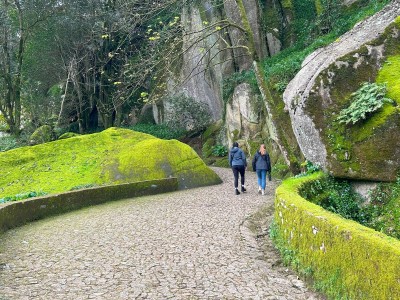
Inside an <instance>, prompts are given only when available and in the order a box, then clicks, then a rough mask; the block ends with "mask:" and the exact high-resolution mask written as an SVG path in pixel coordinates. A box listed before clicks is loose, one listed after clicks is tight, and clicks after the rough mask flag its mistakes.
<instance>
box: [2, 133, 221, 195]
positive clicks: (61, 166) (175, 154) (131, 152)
mask: <svg viewBox="0 0 400 300" xmlns="http://www.w3.org/2000/svg"><path fill="white" fill-rule="evenodd" d="M0 169H1V170H2V176H1V178H0V187H1V188H0V197H5V196H11V195H16V194H20V193H24V192H29V191H41V192H46V193H49V194H53V193H59V192H65V191H69V190H71V189H73V188H74V187H77V186H83V185H88V184H90V185H104V184H119V183H128V182H136V181H143V180H153V179H162V178H168V177H177V178H178V183H179V188H180V189H185V188H193V187H199V186H205V185H212V184H217V183H220V182H221V179H220V178H219V177H218V176H217V175H216V174H215V173H214V172H213V171H212V170H211V169H209V168H208V167H207V166H206V165H205V164H204V162H203V161H202V160H201V159H200V158H199V156H198V155H197V154H196V152H195V151H194V150H193V149H191V148H190V147H189V146H187V145H186V144H183V143H181V142H179V141H177V140H168V141H167V140H161V139H158V138H155V137H153V136H151V135H148V134H144V133H140V132H136V131H132V130H128V129H118V128H109V129H107V130H105V131H103V132H101V133H95V134H90V135H82V136H77V137H72V138H69V139H63V140H58V141H54V142H51V143H46V144H42V145H36V146H32V147H22V148H18V149H14V150H10V151H7V152H3V153H0Z"/></svg>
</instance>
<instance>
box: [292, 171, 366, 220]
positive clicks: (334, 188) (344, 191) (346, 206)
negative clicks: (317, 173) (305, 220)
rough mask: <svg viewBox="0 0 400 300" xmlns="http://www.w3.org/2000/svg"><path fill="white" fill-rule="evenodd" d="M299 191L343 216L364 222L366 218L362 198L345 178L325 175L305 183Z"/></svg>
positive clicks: (306, 197)
mask: <svg viewBox="0 0 400 300" xmlns="http://www.w3.org/2000/svg"><path fill="white" fill-rule="evenodd" d="M299 193H300V195H301V196H302V197H303V198H305V199H307V200H309V201H311V202H313V203H315V204H318V205H320V206H322V207H323V208H325V209H326V210H329V211H331V212H334V213H336V214H338V215H340V216H342V217H343V218H346V219H350V220H355V221H357V222H360V223H365V222H366V218H368V216H366V215H365V213H364V212H363V210H362V209H361V205H362V203H363V202H364V200H363V199H362V198H361V196H360V195H358V194H357V193H356V192H355V191H354V190H353V188H352V187H351V185H350V183H349V182H348V181H346V180H339V179H335V178H334V177H332V176H326V177H324V178H323V179H322V180H315V181H313V182H311V183H308V184H305V185H304V186H303V187H302V188H301V189H300V191H299Z"/></svg>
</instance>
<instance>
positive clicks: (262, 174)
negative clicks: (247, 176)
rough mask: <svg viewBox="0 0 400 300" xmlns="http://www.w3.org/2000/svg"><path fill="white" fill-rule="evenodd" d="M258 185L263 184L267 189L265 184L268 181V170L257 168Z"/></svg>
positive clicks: (262, 186)
mask: <svg viewBox="0 0 400 300" xmlns="http://www.w3.org/2000/svg"><path fill="white" fill-rule="evenodd" d="M256 173H257V181H258V186H261V188H262V189H263V190H265V185H266V183H267V170H256Z"/></svg>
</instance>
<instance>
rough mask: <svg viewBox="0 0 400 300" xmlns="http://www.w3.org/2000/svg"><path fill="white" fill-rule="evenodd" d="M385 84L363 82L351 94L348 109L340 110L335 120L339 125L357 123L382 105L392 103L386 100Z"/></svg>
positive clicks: (390, 100)
mask: <svg viewBox="0 0 400 300" xmlns="http://www.w3.org/2000/svg"><path fill="white" fill-rule="evenodd" d="M386 91H387V89H386V84H384V83H383V84H378V83H369V82H364V83H363V84H362V85H361V88H359V89H358V90H357V91H356V92H354V93H352V94H351V98H352V102H351V104H350V106H349V107H348V108H345V109H342V111H341V112H340V114H339V116H338V118H337V120H338V121H339V123H346V124H349V123H353V124H355V123H357V122H358V121H360V120H364V119H366V118H367V117H368V115H369V114H371V113H373V112H375V111H377V110H378V109H380V108H381V107H382V106H383V104H384V103H394V101H393V100H392V99H389V98H386V97H385V95H386Z"/></svg>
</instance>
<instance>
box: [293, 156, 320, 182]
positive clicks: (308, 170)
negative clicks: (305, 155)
mask: <svg viewBox="0 0 400 300" xmlns="http://www.w3.org/2000/svg"><path fill="white" fill-rule="evenodd" d="M301 167H302V168H303V169H304V172H302V173H300V174H298V175H296V176H295V177H296V178H298V177H303V176H307V175H310V174H312V173H315V172H318V171H319V170H321V167H320V166H319V165H317V164H313V163H312V162H311V161H309V160H306V161H305V162H303V163H302V164H301Z"/></svg>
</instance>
